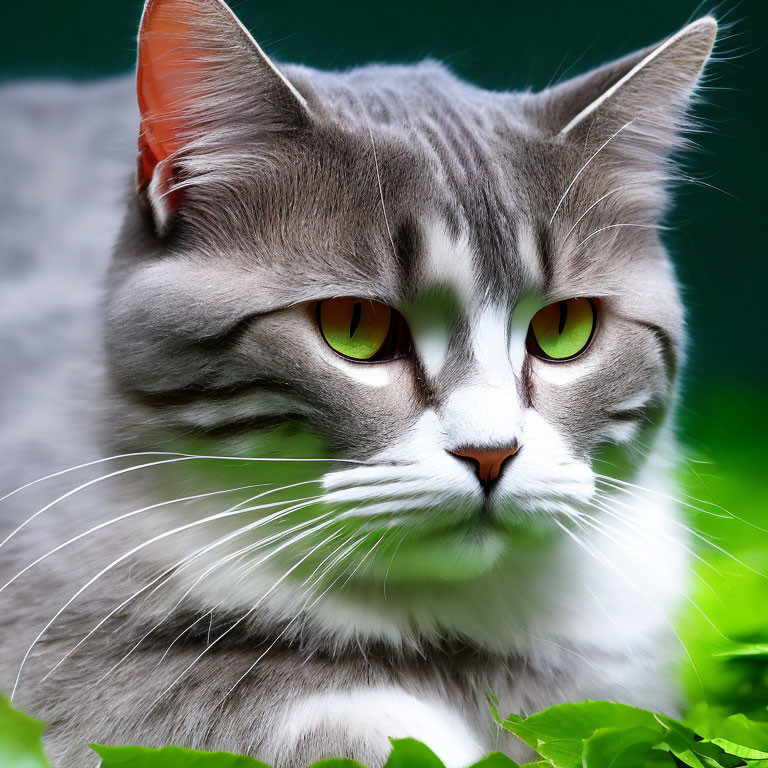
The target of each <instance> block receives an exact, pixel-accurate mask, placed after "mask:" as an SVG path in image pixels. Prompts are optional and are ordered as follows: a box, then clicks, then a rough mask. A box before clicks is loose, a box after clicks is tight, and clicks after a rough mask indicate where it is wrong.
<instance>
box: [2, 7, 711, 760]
mask: <svg viewBox="0 0 768 768" xmlns="http://www.w3.org/2000/svg"><path fill="white" fill-rule="evenodd" d="M716 30H717V25H716V23H715V21H714V20H713V19H712V18H711V17H706V18H702V19H699V20H698V21H696V22H694V23H692V24H690V25H689V26H687V27H685V28H684V29H682V30H681V31H680V32H678V33H677V34H675V35H673V36H672V37H670V38H668V39H667V40H665V41H663V42H662V43H660V44H658V45H655V46H652V47H650V48H648V49H645V50H642V51H639V52H637V53H633V54H630V55H629V56H627V57H625V58H622V59H619V60H618V61H615V62H611V63H609V64H607V65H605V66H603V67H600V68H599V69H597V70H595V71H592V72H589V73H587V74H585V75H582V76H580V77H577V78H575V79H573V80H569V81H567V82H563V83H561V84H559V85H556V86H554V87H552V88H549V89H547V90H545V91H543V92H541V93H529V92H525V93H492V92H488V91H484V90H481V89H479V88H476V87H474V86H471V85H469V84H466V83H464V82H461V81H460V80H458V79H457V78H456V77H455V76H453V75H452V74H451V73H450V72H449V71H448V70H447V69H445V68H444V67H443V66H442V65H440V64H436V63H433V62H426V63H423V64H418V65H414V66H368V67H364V68H360V69H355V70H352V71H349V72H343V73H329V72H319V71H316V70H312V69H309V68H306V67H300V66H282V65H281V66H280V68H279V69H278V68H277V67H276V66H275V65H274V64H273V63H272V62H271V61H270V60H269V59H268V58H267V57H266V55H265V54H264V53H263V52H262V50H261V49H260V48H259V46H258V45H257V44H256V42H255V41H254V40H253V39H252V38H251V36H250V35H249V34H248V32H247V31H246V30H245V29H244V28H243V27H242V25H240V23H239V22H238V21H237V19H236V18H235V17H234V15H233V14H232V13H231V11H230V10H229V9H228V8H227V7H226V6H225V5H224V4H223V3H222V2H220V1H219V0H150V2H149V3H148V4H147V6H146V8H145V11H144V16H143V19H142V24H141V30H140V36H139V62H138V81H137V82H138V96H139V99H138V103H139V113H138V114H137V113H136V111H135V106H134V104H135V98H134V95H133V93H132V91H133V88H134V85H133V83H129V82H128V81H127V80H124V79H118V80H114V81H111V82H105V83H101V84H97V85H88V86H68V85H55V84H39V85H34V86H29V85H25V86H7V87H6V88H4V89H3V92H2V95H1V96H0V100H1V102H0V104H1V109H2V114H3V123H2V128H1V131H2V133H0V140H1V141H2V147H3V149H2V152H3V157H2V162H3V180H4V183H3V189H2V192H0V194H2V217H3V221H2V224H1V225H0V237H2V238H3V242H2V256H3V274H4V282H3V285H2V302H0V312H1V313H2V330H1V331H0V332H1V333H2V339H3V373H2V381H3V386H2V392H1V394H0V397H1V398H2V399H1V400H0V403H1V407H2V418H3V430H2V446H3V447H2V450H3V462H2V465H3V466H2V478H1V479H2V482H3V487H4V488H6V489H7V490H9V491H10V490H12V489H14V488H16V487H18V486H21V485H22V484H23V486H24V487H22V488H21V489H20V490H18V492H16V493H14V494H13V495H11V496H10V497H9V498H6V499H4V500H3V501H2V503H1V504H0V523H2V525H1V526H0V540H4V541H3V544H2V547H1V548H0V576H2V579H0V588H1V590H2V591H0V610H2V614H1V615H2V617H3V618H2V623H1V624H0V646H1V647H2V653H0V688H3V689H5V690H7V691H8V692H9V693H10V692H11V691H13V694H14V702H15V703H16V704H17V705H18V706H20V707H22V708H24V709H26V710H28V711H30V712H32V713H33V714H35V715H37V716H38V717H40V718H42V719H44V720H45V721H46V722H47V723H48V731H47V748H48V750H49V753H50V755H51V759H52V761H53V763H54V764H55V765H56V766H59V767H60V768H82V767H84V766H91V765H95V764H96V763H97V759H96V757H95V756H94V754H93V753H92V752H90V751H89V750H88V749H87V747H86V744H87V743H88V742H89V741H96V742H102V743H109V744H132V743H138V744H142V745H146V746H160V745H165V744H177V745H181V746H188V747H197V748H205V749H213V750H220V749H223V750H228V751H233V752H241V753H246V754H250V755H254V756H256V757H259V758H261V759H262V760H264V761H267V762H269V763H273V764H275V765H276V766H281V767H283V768H292V767H294V766H303V765H305V764H307V763H308V762H310V761H312V760H315V759H318V758H321V757H326V756H332V755H333V756H347V757H351V758H355V759H357V760H359V761H361V762H363V763H365V764H367V765H371V766H379V765H381V764H382V763H383V762H384V760H385V759H386V755H387V753H388V751H389V741H388V739H389V737H403V736H413V737H415V738H418V739H421V740H423V741H424V742H426V743H427V744H428V745H429V746H430V747H431V748H432V749H433V750H434V751H435V752H436V753H437V754H438V755H440V757H441V758H442V759H443V760H444V761H445V764H446V766H448V767H449V768H458V767H459V766H463V765H466V764H468V763H470V762H472V761H474V760H476V759H479V758H480V757H481V756H483V755H484V754H485V753H487V752H488V751H490V750H493V749H499V750H501V751H503V752H505V753H506V754H508V755H510V756H512V757H515V758H518V759H524V758H525V757H526V751H525V749H524V748H523V747H522V746H521V745H520V743H519V742H517V741H515V740H513V738H512V737H510V736H508V735H504V734H503V733H502V732H500V731H499V729H498V728H497V727H496V726H495V725H494V723H493V722H492V719H491V717H490V714H489V709H488V705H487V702H486V691H489V690H490V691H493V692H494V693H495V694H496V696H498V698H499V701H500V704H499V708H500V710H501V711H502V712H504V713H506V712H522V713H531V712H534V711H537V710H540V709H542V708H544V707H547V706H549V705H551V704H554V703H557V702H562V701H569V700H580V699H585V698H593V699H614V700H621V701H625V702H630V703H634V704H637V705H641V706H645V707H649V708H652V709H656V710H661V711H665V712H668V713H673V712H674V711H675V709H676V706H677V703H678V701H677V691H676V689H675V684H674V682H673V678H672V677H671V673H670V666H669V665H670V663H672V662H674V660H675V659H676V658H678V656H679V655H680V646H679V644H678V642H677V639H676V636H675V633H674V629H673V628H672V627H673V624H672V621H673V619H674V616H675V611H676V609H677V608H678V606H679V604H680V601H681V600H682V599H684V597H685V594H686V589H687V582H688V573H689V565H688V550H689V545H688V541H687V535H686V530H685V524H684V522H683V521H682V520H681V517H680V513H679V510H678V507H679V505H678V504H677V503H676V502H675V496H676V495H677V491H676V489H675V483H674V479H673V474H674V468H675V464H676V449H675V441H674V434H673V433H674V405H675V399H676V394H675V393H676V382H677V376H678V371H679V368H680V364H681V357H682V353H683V346H684V331H683V311H682V307H681V302H680V298H679V294H678V285H677V282H676V280H675V276H674V273H673V269H672V266H671V263H670V261H669V259H668V256H667V254H666V252H665V250H664V247H663V246H662V244H661V242H660V239H659V229H660V220H661V218H662V216H663V214H664V210H665V206H666V203H667V200H666V191H665V190H666V188H667V183H668V181H669V180H670V179H672V178H673V177H674V175H675V169H674V166H673V163H672V158H673V156H674V154H675V153H676V152H677V150H679V149H680V148H681V147H682V146H683V144H684V140H683V138H681V137H682V134H683V132H684V131H685V129H686V128H687V127H688V125H687V119H688V118H687V108H688V105H689V102H690V100H691V97H692V95H693V92H694V89H695V87H696V86H697V83H698V81H699V79H700V76H701V72H702V68H703V67H704V64H705V62H706V61H707V59H708V57H709V55H710V53H711V50H712V46H713V44H714V40H715V35H716ZM139 125H140V126H141V127H140V140H139V156H138V169H137V171H135V173H134V175H133V176H132V178H131V180H130V183H128V177H129V176H130V175H131V174H132V172H131V170H130V164H131V162H132V156H133V152H134V151H135V150H132V149H131V145H132V144H133V142H134V141H135V136H136V134H137V132H138V131H139ZM134 146H135V145H134ZM120 216H122V226H121V227H120V229H119V233H118V232H117V229H118V222H119V217H120ZM114 239H116V241H117V244H116V246H115V248H114V253H113V256H112V259H111V263H110V264H109V266H108V269H107V264H106V255H107V253H108V250H109V246H110V244H111V242H113V241H114ZM105 271H106V273H107V277H106V294H105V298H104V299H103V302H102V299H101V297H102V285H103V279H104V278H103V274H104V273H105ZM70 468H71V469H70ZM48 473H55V474H54V475H53V476H50V477H47V478H45V479H43V480H41V481H40V482H33V481H34V480H36V479H37V478H39V477H41V476H45V475H47V474H48Z"/></svg>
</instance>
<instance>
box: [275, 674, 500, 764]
mask: <svg viewBox="0 0 768 768" xmlns="http://www.w3.org/2000/svg"><path fill="white" fill-rule="evenodd" d="M283 721H284V722H285V723H286V724H287V725H286V727H285V731H284V733H283V734H282V740H283V745H282V746H283V749H287V750H288V752H289V753H290V750H291V749H295V748H296V747H298V748H299V749H301V746H300V745H317V744H322V745H323V749H324V750H326V749H327V750H328V752H327V754H322V755H320V754H315V753H314V752H311V750H312V747H311V746H310V747H309V749H310V753H308V754H307V755H306V756H305V755H303V754H302V755H296V757H297V758H301V759H304V758H305V757H306V758H309V759H318V758H320V757H330V756H331V754H334V755H335V754H344V755H350V756H354V758H355V759H357V760H362V761H366V760H368V761H370V760H374V761H380V762H382V763H383V762H384V760H385V759H386V756H387V755H388V754H389V752H390V750H391V748H392V745H391V742H390V738H407V737H411V738H414V739H418V740H419V741H422V742H423V743H425V744H426V745H427V746H428V747H429V748H430V749H431V750H432V751H433V752H434V753H435V754H436V755H437V756H438V757H439V758H440V759H441V760H442V761H443V763H444V764H445V766H446V768H463V767H464V766H466V765H470V764H472V763H474V762H476V761H477V760H480V759H481V758H482V757H483V756H484V755H485V754H486V753H487V752H488V746H487V745H486V746H485V747H483V746H482V745H481V743H480V742H481V739H479V738H478V735H477V734H476V733H474V731H473V729H472V728H471V727H470V725H469V724H468V723H467V722H466V721H465V720H464V718H462V717H461V716H460V715H459V713H458V712H456V711H455V710H454V709H452V708H450V707H448V706H446V705H445V704H443V703H441V702H439V701H438V700H437V699H426V698H421V697H419V698H417V697H416V696H413V695H412V694H410V693H407V692H406V691H403V690H402V689H399V688H396V687H389V686H387V687H384V686H382V687H379V688H370V689H368V688H359V689H356V690H344V691H338V692H332V693H317V694H311V695H308V696H305V697H304V698H301V699H299V700H298V701H296V702H295V703H294V704H293V705H292V706H291V708H290V711H289V712H288V713H287V716H286V717H285V718H284V720H283ZM366 764H367V763H366Z"/></svg>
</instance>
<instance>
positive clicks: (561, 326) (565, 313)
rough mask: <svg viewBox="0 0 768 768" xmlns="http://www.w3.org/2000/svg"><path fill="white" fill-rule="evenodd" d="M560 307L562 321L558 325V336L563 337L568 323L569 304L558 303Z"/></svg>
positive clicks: (565, 302)
mask: <svg viewBox="0 0 768 768" xmlns="http://www.w3.org/2000/svg"><path fill="white" fill-rule="evenodd" d="M558 306H559V308H560V321H559V323H558V325H557V333H558V335H561V334H562V333H563V329H564V328H565V324H566V322H567V321H568V302H567V301H560V302H558Z"/></svg>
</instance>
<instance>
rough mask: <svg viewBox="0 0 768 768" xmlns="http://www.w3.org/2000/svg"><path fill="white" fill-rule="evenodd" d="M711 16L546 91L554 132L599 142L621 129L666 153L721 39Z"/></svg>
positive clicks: (675, 139) (545, 109) (626, 135)
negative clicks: (716, 41)
mask: <svg viewBox="0 0 768 768" xmlns="http://www.w3.org/2000/svg"><path fill="white" fill-rule="evenodd" d="M717 28H718V27H717V21H716V20H715V19H714V18H713V17H712V16H705V17H703V18H701V19H698V20H697V21H694V22H693V23H691V24H688V25H687V26H686V27H683V29H681V30H680V31H679V32H677V33H676V34H674V35H672V36H671V37H668V38H667V39H666V40H663V41H662V42H660V43H658V44H657V45H654V46H651V47H650V48H646V49H643V50H640V51H637V52H635V53H633V54H630V55H629V56H626V57H624V58H622V59H619V60H617V61H614V62H610V63H609V64H606V65H604V66H602V67H599V68H597V69H596V70H593V71H592V72H589V73H587V74H586V75H582V76H580V77H577V78H574V79H572V80H569V81H566V82H565V83H561V84H560V85H557V86H555V87H553V88H551V89H549V90H548V91H545V92H544V93H543V94H540V98H541V100H542V102H543V115H544V121H545V123H546V126H547V127H548V130H549V131H550V132H551V133H552V134H553V135H556V136H557V137H559V138H562V139H563V140H567V141H579V142H586V144H587V145H588V146H597V145H600V144H601V143H602V142H604V141H606V140H607V139H608V138H609V137H611V136H613V135H614V134H616V133H617V132H621V133H622V141H626V140H628V139H630V138H632V137H634V139H635V140H637V141H638V142H640V143H641V144H644V145H645V146H646V147H647V148H648V149H650V150H651V151H654V150H655V151H656V152H657V153H658V154H660V155H662V156H666V155H667V154H669V152H670V151H672V150H674V149H675V147H676V146H677V144H678V143H679V137H680V134H681V133H682V131H683V130H684V129H685V127H686V113H687V108H688V105H689V102H690V99H691V96H692V95H693V94H694V92H695V89H696V87H697V85H698V83H699V80H700V77H701V73H702V71H703V69H704V65H705V64H706V62H707V61H708V59H709V57H710V55H711V53H712V49H713V46H714V44H715V39H716V37H717Z"/></svg>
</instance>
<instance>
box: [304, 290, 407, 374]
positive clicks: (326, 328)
mask: <svg viewBox="0 0 768 768" xmlns="http://www.w3.org/2000/svg"><path fill="white" fill-rule="evenodd" d="M317 324H318V326H319V328H320V332H321V333H322V334H323V338H324V339H325V340H326V342H328V346H329V347H330V348H331V349H333V350H334V352H337V353H338V354H340V355H342V356H343V357H348V358H349V359H351V360H358V361H360V362H383V361H385V360H393V359H395V358H397V357H403V356H404V355H405V354H407V352H408V351H409V344H408V332H407V327H406V325H405V321H404V320H403V318H402V316H401V315H400V314H399V313H398V312H396V311H395V310H394V309H392V307H389V306H387V305H386V304H382V303H381V302H379V301H372V300H371V299H357V298H346V297H345V298H339V299H326V300H325V301H320V302H318V304H317Z"/></svg>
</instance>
